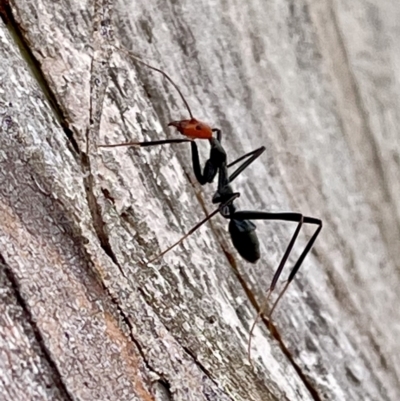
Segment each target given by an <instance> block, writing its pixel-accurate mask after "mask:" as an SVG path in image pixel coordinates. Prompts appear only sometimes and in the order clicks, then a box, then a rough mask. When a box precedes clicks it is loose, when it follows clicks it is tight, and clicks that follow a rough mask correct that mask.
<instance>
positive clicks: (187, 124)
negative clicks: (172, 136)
mask: <svg viewBox="0 0 400 401" xmlns="http://www.w3.org/2000/svg"><path fill="white" fill-rule="evenodd" d="M168 126H173V127H175V128H176V129H177V130H178V131H179V132H180V133H181V134H182V135H185V136H187V137H188V138H191V139H211V138H212V134H213V132H212V129H211V127H210V126H209V125H207V124H205V123H203V122H201V121H198V120H196V119H194V118H192V119H190V120H181V121H172V122H171V123H169V124H168Z"/></svg>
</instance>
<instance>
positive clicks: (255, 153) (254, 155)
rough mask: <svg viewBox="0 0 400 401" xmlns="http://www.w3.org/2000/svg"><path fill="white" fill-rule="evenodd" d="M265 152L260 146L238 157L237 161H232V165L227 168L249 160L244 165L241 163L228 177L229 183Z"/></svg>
mask: <svg viewBox="0 0 400 401" xmlns="http://www.w3.org/2000/svg"><path fill="white" fill-rule="evenodd" d="M264 152H265V146H261V147H260V148H258V149H256V150H253V151H251V152H249V153H246V154H245V155H243V156H241V157H239V158H238V159H236V160H234V161H233V162H232V163H229V164H228V165H227V167H228V168H229V167H232V166H233V165H235V164H237V163H239V162H241V161H242V160H244V159H246V158H249V159H248V160H246V161H245V162H244V163H242V164H241V165H240V166H239V167H238V168H237V169H236V170H235V171H234V172H233V173H232V174H231V175H230V176H229V182H232V181H233V180H234V179H235V178H236V177H237V176H238V175H239V174H241V173H242V172H243V171H244V170H245V169H246V168H247V167H249V166H250V164H251V163H253V162H254V161H255V160H257V159H258V158H259V157H260V156H261V155H262V154H263V153H264Z"/></svg>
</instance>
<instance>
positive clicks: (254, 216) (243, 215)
mask: <svg viewBox="0 0 400 401" xmlns="http://www.w3.org/2000/svg"><path fill="white" fill-rule="evenodd" d="M227 218H229V219H234V220H277V221H292V222H297V223H298V225H297V228H296V231H295V232H294V234H293V236H292V239H291V240H290V243H289V245H288V246H287V248H286V251H285V254H284V255H283V257H282V260H281V262H280V264H279V267H278V269H277V271H276V273H275V274H274V277H273V279H272V282H271V287H270V288H271V291H272V290H273V289H274V288H275V285H276V283H277V281H278V279H279V277H280V275H281V273H282V270H283V268H284V266H285V264H286V261H287V259H288V257H289V254H290V252H291V251H292V249H293V246H294V244H295V242H296V239H297V236H298V235H299V233H300V229H301V227H302V225H303V223H305V224H313V225H316V226H318V228H317V229H316V231H315V232H314V234H313V235H312V237H311V238H310V240H309V241H308V243H307V245H306V246H305V248H304V250H303V252H302V253H301V255H300V256H299V258H298V260H297V262H296V264H295V265H294V267H293V269H292V270H291V272H290V274H289V277H288V282H287V284H286V285H285V288H284V290H283V292H281V293H280V294H279V297H278V298H279V299H280V298H281V297H282V295H283V293H284V292H285V291H286V289H287V287H288V286H289V284H290V283H291V282H292V281H293V278H294V276H295V275H296V273H297V272H298V270H299V269H300V267H301V265H302V263H303V261H304V259H305V257H306V256H307V254H308V253H309V251H310V250H311V248H312V246H313V245H314V242H315V240H316V239H317V237H318V235H319V233H320V231H321V229H322V221H321V220H320V219H316V218H314V217H307V216H303V215H302V214H300V213H292V212H288V213H269V212H257V211H238V212H235V213H232V214H231V215H230V216H227ZM279 299H278V300H279ZM276 305H277V302H275V303H274V305H273V309H275V307H276ZM271 314H272V312H270V314H269V316H271Z"/></svg>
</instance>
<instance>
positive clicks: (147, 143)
mask: <svg viewBox="0 0 400 401" xmlns="http://www.w3.org/2000/svg"><path fill="white" fill-rule="evenodd" d="M183 142H192V140H191V139H183V138H182V139H180V138H179V139H162V140H159V141H144V142H125V143H115V144H111V145H107V144H104V145H98V147H99V148H119V147H123V146H137V147H147V146H155V145H166V144H169V143H183Z"/></svg>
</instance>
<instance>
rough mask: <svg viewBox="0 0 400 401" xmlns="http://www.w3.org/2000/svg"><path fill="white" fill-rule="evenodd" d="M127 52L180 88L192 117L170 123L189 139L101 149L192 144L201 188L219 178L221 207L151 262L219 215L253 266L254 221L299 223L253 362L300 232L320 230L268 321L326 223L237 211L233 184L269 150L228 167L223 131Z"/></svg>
mask: <svg viewBox="0 0 400 401" xmlns="http://www.w3.org/2000/svg"><path fill="white" fill-rule="evenodd" d="M124 52H126V53H127V54H129V55H130V56H131V57H133V58H134V59H135V60H137V61H138V62H140V63H141V64H144V65H145V66H147V67H149V68H151V69H153V70H155V71H158V72H159V73H161V74H162V75H163V76H164V77H165V78H166V79H167V80H168V81H169V82H170V83H171V84H172V85H173V86H174V87H175V88H176V90H177V91H178V93H179V95H180V96H181V98H182V100H183V102H184V103H185V105H186V108H187V110H188V112H189V115H190V119H188V120H181V121H174V122H171V123H169V124H168V125H169V126H173V127H175V128H176V129H177V130H178V131H179V132H180V133H181V134H183V135H184V136H186V138H177V139H165V140H159V141H148V142H129V143H122V144H112V145H99V147H119V146H140V147H148V146H155V145H165V144H173V143H183V142H190V145H191V152H192V167H193V171H194V174H195V176H196V179H197V181H198V182H199V183H200V184H201V185H205V184H207V183H211V182H213V180H214V178H215V177H216V176H217V175H218V187H217V191H216V192H215V194H214V196H213V199H212V202H213V203H214V204H217V205H218V208H217V209H216V210H214V211H213V212H212V213H211V214H210V215H208V216H207V217H206V218H205V219H203V220H202V221H201V222H199V223H198V224H197V225H196V226H195V227H193V228H192V229H191V230H190V231H189V232H188V233H186V234H185V235H184V236H183V237H182V238H181V239H180V240H179V241H178V242H176V243H175V244H173V245H171V246H170V247H169V248H168V249H166V250H164V251H163V252H162V253H160V254H159V255H157V256H156V257H154V258H153V259H151V260H150V261H149V262H148V263H151V262H154V261H155V260H157V259H159V258H160V257H161V256H163V255H164V254H166V253H167V252H168V251H170V250H171V249H172V248H174V247H175V246H177V245H179V244H180V243H181V242H182V241H183V240H184V239H185V238H187V237H188V236H189V235H191V234H192V233H193V232H194V231H196V230H197V229H198V228H199V227H200V226H201V225H202V224H204V223H205V222H207V221H208V220H209V219H210V218H211V217H213V216H214V215H215V214H217V213H218V212H219V213H220V214H221V215H222V216H223V217H224V218H226V219H228V220H229V233H230V236H231V239H232V243H233V245H234V247H235V248H236V250H237V251H238V252H239V254H240V255H241V256H242V258H243V259H245V260H247V261H249V262H251V263H255V262H257V260H258V259H259V258H260V244H259V240H258V237H257V234H256V226H255V224H254V223H253V220H278V221H290V222H296V223H297V228H296V230H295V232H294V234H293V235H292V238H291V240H290V242H289V245H288V246H287V248H286V251H285V253H284V255H283V257H282V259H281V262H280V264H279V266H278V268H277V270H276V272H275V274H274V276H273V278H272V282H271V285H270V287H269V289H268V292H267V297H266V301H265V304H264V305H263V306H262V307H261V308H260V311H259V313H258V315H257V318H256V319H255V321H254V324H253V326H252V328H251V331H250V340H249V349H248V352H249V359H250V346H251V343H250V341H251V335H252V332H253V330H254V327H255V324H256V322H257V320H258V318H259V317H260V316H261V315H262V314H263V313H264V309H265V306H266V303H267V301H268V299H269V297H270V295H271V293H272V291H273V290H274V289H275V286H276V284H277V282H278V280H279V277H280V275H281V273H282V270H283V268H284V266H285V263H286V261H287V259H288V257H289V255H290V252H291V251H292V249H293V246H294V244H295V242H296V239H297V237H298V235H299V233H300V230H301V227H302V225H303V224H311V225H315V226H317V228H316V230H315V232H314V234H313V235H312V237H311V238H310V240H309V241H308V243H307V245H306V246H305V248H304V250H303V251H302V253H301V255H300V257H299V258H298V260H297V262H296V263H295V265H294V267H293V268H292V270H291V272H290V274H289V277H288V279H287V282H286V284H285V286H284V288H283V289H282V291H281V292H280V293H279V295H278V298H277V300H276V301H275V302H274V304H273V306H272V308H271V310H270V312H269V316H268V320H269V319H270V317H271V315H272V313H273V311H274V309H275V308H276V306H277V304H278V302H279V300H280V299H281V297H282V295H283V294H284V293H285V291H286V290H287V288H288V286H289V285H290V283H291V282H292V281H293V279H294V277H295V275H296V273H297V272H298V270H299V269H300V266H301V265H302V263H303V261H304V258H305V257H306V256H307V254H308V253H309V251H310V250H311V248H312V246H313V245H314V242H315V240H316V239H317V237H318V235H319V233H320V231H321V229H322V221H321V220H320V219H317V218H314V217H308V216H303V215H302V214H301V213H293V212H286V213H271V212H262V211H261V212H260V211H254V210H248V211H245V210H237V209H236V207H235V205H234V201H235V199H237V198H238V197H239V196H240V193H238V192H234V191H233V190H232V188H231V183H232V182H233V180H234V179H235V178H236V177H237V176H238V175H239V174H241V173H242V172H243V171H244V170H245V169H246V168H247V167H248V166H249V165H250V164H252V163H253V162H254V161H255V160H256V159H258V157H260V155H261V154H262V153H263V152H264V151H265V147H264V146H262V147H260V148H258V149H256V150H254V151H252V152H249V153H246V154H245V155H243V156H241V157H239V158H238V159H237V160H235V161H233V162H231V163H229V164H228V163H227V155H226V152H225V149H224V148H223V146H222V134H221V130H220V129H217V128H211V127H210V126H209V125H207V124H205V123H203V122H201V121H198V120H196V119H195V118H194V117H193V114H192V112H191V110H190V107H189V105H188V103H187V102H186V100H185V98H184V97H183V95H182V93H181V91H180V90H179V88H178V87H177V85H176V84H175V83H174V82H173V81H172V79H171V78H170V77H169V76H168V75H167V74H166V73H165V72H164V71H162V70H160V69H158V68H155V67H152V66H150V65H149V64H147V63H145V62H143V61H142V60H141V59H140V58H138V57H137V56H135V55H133V54H131V53H130V52H128V51H127V50H124ZM214 133H215V134H216V136H214V135H213V134H214ZM195 139H208V141H209V143H210V156H209V158H208V160H207V161H206V162H205V164H204V167H203V168H202V167H201V164H200V158H199V152H198V148H197V144H196V142H195V141H194V140H195ZM240 162H242V163H241V164H240V165H239V167H237V168H236V170H235V171H234V172H233V173H231V174H230V175H229V173H228V168H230V167H233V166H234V165H236V164H237V163H240Z"/></svg>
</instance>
